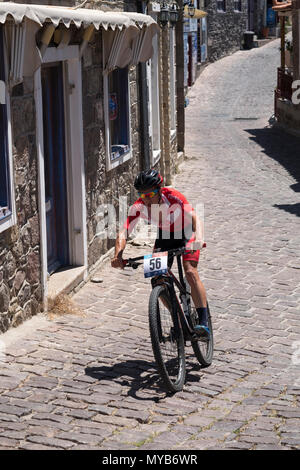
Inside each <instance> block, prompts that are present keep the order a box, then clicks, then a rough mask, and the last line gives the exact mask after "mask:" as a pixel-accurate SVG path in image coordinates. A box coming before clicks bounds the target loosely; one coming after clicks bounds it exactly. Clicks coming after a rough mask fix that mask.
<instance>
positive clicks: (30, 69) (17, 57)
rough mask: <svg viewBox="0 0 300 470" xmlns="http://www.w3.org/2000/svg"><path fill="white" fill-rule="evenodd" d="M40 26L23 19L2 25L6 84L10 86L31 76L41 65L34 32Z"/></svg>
mask: <svg viewBox="0 0 300 470" xmlns="http://www.w3.org/2000/svg"><path fill="white" fill-rule="evenodd" d="M39 29H40V26H39V25H38V24H37V23H34V22H33V21H30V20H27V19H25V20H24V21H23V22H22V23H18V24H16V23H13V22H6V23H5V27H4V37H5V47H6V57H7V66H8V84H9V86H10V87H13V86H15V85H17V84H18V83H21V82H22V81H23V77H26V76H32V75H33V74H34V72H35V71H36V70H37V69H38V67H39V66H40V65H41V56H40V53H39V49H38V47H37V45H36V41H35V34H36V32H37V31H38V30H39Z"/></svg>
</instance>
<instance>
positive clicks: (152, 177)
mask: <svg viewBox="0 0 300 470" xmlns="http://www.w3.org/2000/svg"><path fill="white" fill-rule="evenodd" d="M162 183H163V178H162V177H161V175H160V174H159V173H158V171H156V170H153V169H152V170H146V171H142V172H141V173H139V174H138V175H137V176H136V178H135V181H134V187H135V189H136V190H137V191H138V195H139V198H138V199H137V201H136V202H135V203H134V204H133V205H132V206H131V208H130V210H129V214H128V217H127V220H126V222H125V224H124V227H123V230H121V231H120V232H119V234H118V236H117V238H116V243H115V254H114V258H113V259H112V260H111V266H112V267H113V268H121V269H123V268H124V265H123V259H122V256H123V252H124V250H125V247H126V242H127V237H128V235H129V234H130V233H131V232H132V230H133V228H134V227H135V225H136V223H137V222H138V220H139V218H142V219H144V220H146V221H147V222H148V223H150V224H155V225H156V226H157V227H158V236H157V239H156V241H155V245H154V251H155V252H156V251H167V250H171V249H174V248H181V247H183V246H186V248H187V251H186V252H185V253H184V254H183V256H182V264H183V268H184V271H185V276H186V279H187V281H188V283H189V285H190V287H191V294H192V299H193V301H194V305H195V307H196V310H197V313H198V318H199V325H197V326H196V327H195V331H196V333H197V335H198V336H200V337H204V338H208V337H209V334H210V332H209V328H208V315H207V303H206V292H205V288H204V286H203V283H202V282H201V280H200V277H199V273H198V270H197V265H198V261H199V256H200V249H201V248H202V247H203V237H202V226H201V223H200V220H199V218H198V217H197V215H196V212H195V211H194V209H193V208H192V206H191V205H190V204H189V203H188V201H187V199H186V198H185V196H184V195H183V194H181V193H180V192H179V191H177V190H175V189H172V188H164V187H162ZM169 265H170V264H169Z"/></svg>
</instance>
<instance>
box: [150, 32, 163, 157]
mask: <svg viewBox="0 0 300 470" xmlns="http://www.w3.org/2000/svg"><path fill="white" fill-rule="evenodd" d="M152 46H153V56H152V57H151V59H149V61H148V63H147V81H148V93H149V96H148V99H149V107H148V109H149V133H150V137H151V143H152V145H151V165H152V166H153V165H155V164H156V163H157V162H158V160H159V159H160V156H161V132H160V131H161V129H160V93H159V67H158V49H159V47H158V36H157V35H155V36H154V37H153V38H152ZM153 78H154V80H153ZM153 124H155V126H154V125H153ZM154 127H156V138H155V139H154Z"/></svg>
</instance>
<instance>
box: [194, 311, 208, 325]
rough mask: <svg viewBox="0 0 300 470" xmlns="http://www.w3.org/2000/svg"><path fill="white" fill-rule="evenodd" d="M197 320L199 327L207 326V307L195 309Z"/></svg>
mask: <svg viewBox="0 0 300 470" xmlns="http://www.w3.org/2000/svg"><path fill="white" fill-rule="evenodd" d="M196 310H197V313H198V318H199V325H204V326H208V312H207V307H199V308H196Z"/></svg>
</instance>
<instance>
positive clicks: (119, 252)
mask: <svg viewBox="0 0 300 470" xmlns="http://www.w3.org/2000/svg"><path fill="white" fill-rule="evenodd" d="M126 234H127V229H123V230H122V231H121V232H120V233H119V234H118V236H117V238H116V244H115V256H114V258H113V259H112V260H111V266H112V267H113V268H121V269H124V266H123V258H122V256H123V252H124V250H125V247H126V243H127V239H126Z"/></svg>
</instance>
